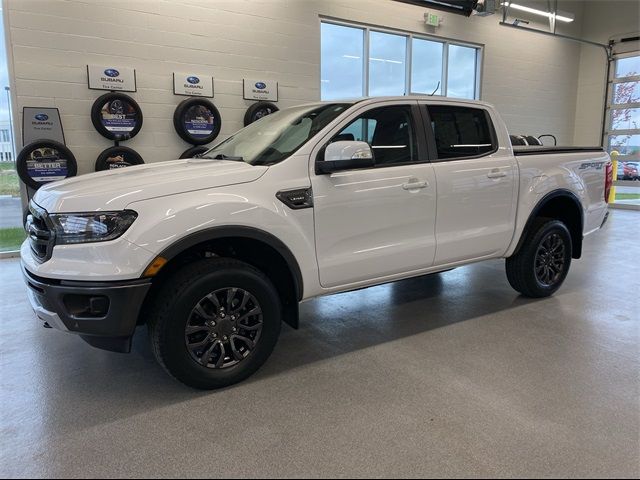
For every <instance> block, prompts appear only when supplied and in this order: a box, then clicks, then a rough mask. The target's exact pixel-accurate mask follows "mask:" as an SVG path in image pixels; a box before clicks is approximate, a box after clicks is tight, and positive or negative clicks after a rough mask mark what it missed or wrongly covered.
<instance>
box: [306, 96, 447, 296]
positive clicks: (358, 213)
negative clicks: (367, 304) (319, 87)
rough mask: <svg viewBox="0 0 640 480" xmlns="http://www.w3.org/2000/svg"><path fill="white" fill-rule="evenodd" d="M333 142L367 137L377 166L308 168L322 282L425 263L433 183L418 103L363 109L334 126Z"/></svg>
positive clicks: (430, 244) (429, 255) (430, 252)
mask: <svg viewBox="0 0 640 480" xmlns="http://www.w3.org/2000/svg"><path fill="white" fill-rule="evenodd" d="M338 140H360V141H365V142H368V143H369V145H370V146H371V148H372V150H373V152H374V159H375V167H374V168H362V169H354V170H348V171H343V172H335V173H332V174H330V175H317V174H315V173H311V184H312V186H313V197H314V221H315V238H316V252H317V259H318V266H319V270H320V283H321V285H322V286H323V287H325V288H327V287H336V286H340V285H347V284H353V283H358V282H368V281H372V280H374V279H378V278H384V277H388V276H391V275H395V274H402V273H406V272H411V271H416V270H421V269H424V268H428V267H430V266H431V265H432V264H433V257H434V254H435V235H434V226H435V213H436V189H435V178H434V175H433V167H432V166H431V163H429V158H428V155H427V149H426V139H425V136H424V127H423V124H422V118H421V114H420V111H419V109H418V103H417V101H415V100H414V101H409V100H403V101H387V102H384V103H383V102H381V103H380V104H375V105H374V106H367V107H364V108H363V109H362V110H359V111H357V112H354V113H353V114H352V115H351V116H350V117H349V118H348V119H345V121H344V122H343V123H342V124H341V125H340V126H338V127H336V129H335V130H334V131H333V132H332V133H331V134H330V136H329V138H327V141H326V142H324V145H326V144H327V143H328V142H331V141H338ZM322 152H323V150H319V152H318V153H317V154H318V155H322ZM312 158H313V159H314V160H315V155H312ZM312 170H313V168H312Z"/></svg>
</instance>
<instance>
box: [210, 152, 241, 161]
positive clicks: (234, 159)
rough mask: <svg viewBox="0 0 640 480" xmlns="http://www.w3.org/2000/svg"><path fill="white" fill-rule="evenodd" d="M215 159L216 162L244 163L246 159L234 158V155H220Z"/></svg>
mask: <svg viewBox="0 0 640 480" xmlns="http://www.w3.org/2000/svg"><path fill="white" fill-rule="evenodd" d="M207 158H212V157H207ZM213 159H214V160H231V161H233V162H244V158H242V157H234V156H233V155H225V154H224V153H219V154H218V155H216V156H215V157H213Z"/></svg>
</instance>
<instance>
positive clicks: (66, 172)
mask: <svg viewBox="0 0 640 480" xmlns="http://www.w3.org/2000/svg"><path fill="white" fill-rule="evenodd" d="M38 160H40V161H42V162H43V163H47V162H49V163H51V162H53V163H56V164H59V165H60V167H59V168H57V167H56V168H40V169H37V170H36V167H37V163H36V162H38ZM16 170H17V171H18V176H19V177H20V180H22V181H23V182H24V183H25V184H26V185H27V186H28V187H31V188H33V189H35V190H37V189H38V188H40V187H41V186H42V185H44V184H46V183H49V182H53V181H56V180H63V179H65V178H69V177H74V176H75V175H76V174H77V173H78V164H77V163H76V157H74V155H73V153H71V150H69V149H68V148H67V147H66V146H65V145H63V144H62V143H60V142H56V141H54V140H46V139H42V140H36V141H35V142H31V143H30V144H29V145H27V146H25V147H24V148H23V149H22V150H21V151H20V153H19V154H18V157H17V158H16ZM34 174H36V175H37V174H39V176H36V177H34V176H32V175H34ZM47 177H50V178H51V180H46V178H47Z"/></svg>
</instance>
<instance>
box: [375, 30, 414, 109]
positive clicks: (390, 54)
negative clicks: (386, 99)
mask: <svg viewBox="0 0 640 480" xmlns="http://www.w3.org/2000/svg"><path fill="white" fill-rule="evenodd" d="M406 57H407V37H404V36H402V35H392V34H389V33H381V32H371V34H370V35H369V95H370V96H373V97H375V96H384V95H404V94H405V75H406V67H405V62H406Z"/></svg>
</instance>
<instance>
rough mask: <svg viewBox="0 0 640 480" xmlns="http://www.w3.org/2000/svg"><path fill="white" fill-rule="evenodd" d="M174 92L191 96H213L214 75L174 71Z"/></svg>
mask: <svg viewBox="0 0 640 480" xmlns="http://www.w3.org/2000/svg"><path fill="white" fill-rule="evenodd" d="M173 93H174V94H175V95H187V96H189V97H213V77H211V76H210V75H196V74H193V73H177V72H173Z"/></svg>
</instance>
